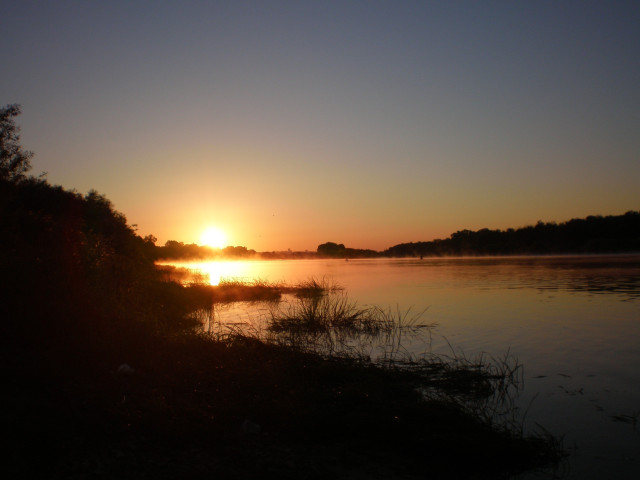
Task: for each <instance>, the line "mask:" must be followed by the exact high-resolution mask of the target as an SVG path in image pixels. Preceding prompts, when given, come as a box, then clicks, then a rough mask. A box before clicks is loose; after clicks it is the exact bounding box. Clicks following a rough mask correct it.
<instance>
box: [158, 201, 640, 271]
mask: <svg viewBox="0 0 640 480" xmlns="http://www.w3.org/2000/svg"><path fill="white" fill-rule="evenodd" d="M638 252H640V211H633V210H630V211H628V212H626V213H625V214H624V215H609V216H606V217H604V216H600V215H597V216H588V217H586V218H574V219H572V220H569V221H566V222H562V223H559V224H557V223H555V222H547V223H545V222H541V221H540V222H538V223H537V224H536V225H530V226H526V227H522V228H518V229H513V228H509V229H507V230H490V229H488V228H483V229H481V230H477V231H472V230H459V231H457V232H455V233H452V234H451V235H450V236H449V237H448V238H446V239H436V240H431V241H424V242H410V243H400V244H398V245H394V246H393V247H389V248H387V249H386V250H383V251H376V250H371V249H361V248H350V247H346V246H345V245H344V244H342V243H335V242H326V243H323V244H321V245H318V248H317V249H316V251H315V252H309V251H307V252H293V251H282V252H256V251H255V250H250V249H247V248H246V247H241V246H237V247H232V246H229V247H226V248H224V249H213V248H211V247H205V246H199V245H196V244H187V245H185V244H184V243H182V242H178V241H175V240H169V241H168V242H166V244H165V245H164V246H157V247H156V249H155V257H156V259H157V260H196V259H199V260H204V259H211V258H259V259H264V260H270V259H309V258H345V259H349V258H380V257H390V258H398V257H448V256H488V255H491V256H500V255H571V254H578V255H584V254H614V253H638Z"/></svg>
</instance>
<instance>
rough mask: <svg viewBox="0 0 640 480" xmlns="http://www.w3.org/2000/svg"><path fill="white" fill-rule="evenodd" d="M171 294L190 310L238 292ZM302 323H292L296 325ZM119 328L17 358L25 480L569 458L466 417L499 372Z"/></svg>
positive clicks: (447, 467)
mask: <svg viewBox="0 0 640 480" xmlns="http://www.w3.org/2000/svg"><path fill="white" fill-rule="evenodd" d="M314 284H315V287H314ZM174 285H175V284H174ZM166 287H170V289H169V290H168V291H172V292H173V295H174V296H173V297H172V298H173V300H172V301H174V302H176V299H180V300H181V301H182V302H183V303H184V304H185V305H188V306H189V308H186V307H185V306H184V305H182V307H181V308H177V309H176V311H183V312H187V311H189V310H193V309H195V308H197V306H198V305H200V304H201V302H204V301H209V300H210V295H212V294H214V295H218V294H219V292H220V291H222V290H224V289H225V286H224V285H223V286H220V287H207V286H202V285H200V286H198V285H196V286H191V287H187V288H185V287H180V286H177V285H176V286H169V285H166V286H165V288H166ZM227 287H229V288H230V289H232V290H233V291H234V294H233V296H232V297H233V300H239V299H244V300H250V299H264V291H265V289H266V290H267V291H271V292H272V293H273V291H274V289H275V290H276V291H280V292H281V291H286V292H287V293H296V292H297V293H298V294H299V295H300V298H303V299H304V298H307V299H314V298H315V299H316V300H318V299H322V298H327V296H325V295H323V293H322V292H324V291H325V290H326V288H327V285H326V284H323V283H322V282H309V283H308V284H307V285H306V288H305V287H304V286H297V287H298V288H297V289H296V288H291V287H285V286H283V285H278V286H273V285H265V284H262V283H260V284H244V285H241V284H238V283H236V284H233V285H227ZM310 287H314V288H310ZM216 292H217V293H216ZM217 298H227V297H224V296H222V297H217ZM229 298H231V297H228V298H227V301H231V300H229ZM316 300H312V304H313V302H315V301H316ZM168 301H169V300H166V302H168ZM177 303H179V302H177ZM316 304H318V303H316ZM356 310H357V309H356ZM320 312H325V313H326V309H325V310H322V309H321V310H320ZM345 312H346V317H349V315H351V314H352V313H353V310H352V309H349V308H348V309H346V310H345V311H344V312H343V313H345ZM307 313H308V311H307ZM369 313H370V312H369ZM365 314H367V313H366V312H365ZM288 315H289V316H288V317H287V318H286V322H285V324H283V323H280V324H279V328H283V325H289V326H291V324H295V317H296V314H295V312H288ZM317 319H320V320H322V318H321V316H320V317H318V318H317ZM280 320H282V319H280ZM307 320H308V319H307ZM351 320H354V321H356V323H357V324H358V325H361V322H360V320H361V319H360V318H358V316H353V315H351ZM333 321H336V318H333ZM184 325H186V323H185V324H184ZM184 325H183V326H184ZM342 326H343V327H344V325H342ZM298 327H299V325H298ZM314 328H315V327H314ZM323 328H324V327H323ZM121 333H122V334H121V336H120V337H118V338H117V339H110V340H109V341H108V345H104V344H103V345H101V344H100V342H98V343H94V342H87V341H86V340H87V338H86V337H85V338H83V339H82V340H81V341H80V342H77V341H76V342H71V343H68V344H66V345H62V344H61V343H59V342H56V343H51V342H50V343H48V344H47V346H46V348H44V349H42V348H40V347H42V346H40V347H39V348H37V349H33V350H32V351H30V352H29V353H30V355H31V356H30V358H29V359H28V361H25V362H22V363H16V362H14V361H11V359H9V365H7V363H5V370H6V372H5V379H6V382H7V387H8V389H7V391H10V392H11V394H10V395H9V396H6V400H7V403H6V405H7V408H5V411H4V413H3V416H4V417H5V418H3V424H4V425H5V426H6V431H7V433H8V435H9V438H12V440H13V441H12V446H11V448H10V449H9V450H8V457H9V461H8V462H7V467H8V471H10V472H11V473H12V475H13V476H14V477H15V478H33V477H38V478H89V477H91V478H131V479H137V478H154V479H161V478H200V477H202V478H204V477H207V478H210V477H211V476H212V475H215V476H218V477H222V478H241V479H242V478H254V477H256V476H257V475H261V476H264V475H268V476H271V475H273V476H278V477H279V478H310V479H311V478H448V479H451V478H507V477H508V476H509V475H511V474H515V473H518V472H521V471H525V470H528V469H531V468H540V467H543V466H545V465H552V464H553V463H554V462H556V461H557V460H558V459H559V458H560V457H561V451H560V449H559V448H558V445H557V444H556V443H554V441H553V439H550V438H543V437H525V436H523V435H522V432H521V431H518V430H517V428H516V429H513V428H507V427H506V426H500V425H498V424H492V423H491V421H487V418H483V416H482V414H481V412H479V411H477V412H473V411H472V410H471V409H468V408H464V405H463V403H464V402H463V401H459V400H460V399H473V398H476V399H482V398H487V397H488V396H491V395H492V394H493V393H494V390H492V388H494V387H492V385H494V384H492V383H491V381H492V380H497V381H498V383H499V381H501V379H504V377H505V375H506V373H505V372H502V373H500V372H498V373H497V372H496V370H492V366H491V364H484V365H482V364H471V363H467V364H464V363H461V362H456V361H450V362H447V361H443V359H439V360H438V361H435V360H434V359H432V361H431V362H424V363H423V364H422V365H419V364H417V363H414V364H413V365H410V367H411V368H407V365H404V366H403V365H400V363H394V362H389V363H388V364H387V365H386V366H384V365H379V364H376V363H374V362H373V361H371V360H370V359H367V358H365V357H362V356H348V355H339V356H335V355H330V354H329V355H328V354H322V353H321V352H312V351H309V350H306V349H305V348H302V347H301V345H297V346H296V345H291V344H289V345H283V344H277V342H268V341H264V340H260V339H257V338H251V337H249V336H246V335H243V334H241V333H238V332H236V334H233V335H224V336H218V337H215V338H214V337H212V336H211V335H206V334H195V333H193V332H192V331H191V330H189V329H188V328H186V329H179V330H175V331H173V332H169V331H167V330H166V329H165V331H164V333H162V334H158V333H151V332H150V331H149V330H148V329H146V328H143V329H139V330H137V331H135V332H133V331H128V332H121ZM101 341H106V340H105V339H104V338H103V339H101ZM114 341H115V342H116V343H117V344H118V345H117V348H115V347H114V345H113V344H112V342H114ZM14 353H15V354H17V355H19V353H18V352H14ZM5 354H6V355H9V356H10V355H11V352H10V351H6V352H5ZM23 355H24V352H22V355H21V358H24V356H23ZM438 362H440V363H438ZM123 364H126V365H127V366H128V367H121V365H123ZM7 367H8V368H7ZM129 368H130V369H131V370H129ZM436 391H437V392H440V394H438V395H435V394H434V395H431V396H429V395H425V392H436ZM456 399H457V400H456ZM481 403H482V402H480V403H479V404H481Z"/></svg>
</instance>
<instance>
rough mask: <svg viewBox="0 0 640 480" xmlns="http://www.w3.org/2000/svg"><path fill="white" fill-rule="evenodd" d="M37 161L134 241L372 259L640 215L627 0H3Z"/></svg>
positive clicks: (1, 20) (634, 70)
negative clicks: (329, 248) (100, 199)
mask: <svg viewBox="0 0 640 480" xmlns="http://www.w3.org/2000/svg"><path fill="white" fill-rule="evenodd" d="M0 31H2V39H1V40H0V46H1V48H0V72H1V73H0V106H4V105H7V104H10V103H19V104H21V105H22V111H23V113H22V115H21V116H20V117H18V119H17V122H18V124H19V125H20V126H21V128H22V132H21V134H22V136H21V139H22V144H23V146H24V148H26V149H28V150H31V151H33V152H34V153H35V156H34V158H33V160H32V165H33V169H32V173H33V174H36V175H37V174H40V173H41V172H46V173H47V179H48V180H49V182H51V183H52V184H56V185H62V186H63V187H65V188H68V189H76V190H77V191H78V192H81V193H86V192H88V191H89V190H91V189H95V190H97V191H98V192H100V193H102V194H104V195H106V196H107V197H108V198H109V199H110V200H111V201H112V202H113V204H114V206H115V208H116V209H117V210H118V211H120V212H122V213H123V214H125V216H126V217H127V220H128V221H129V223H130V224H135V225H137V229H138V230H137V231H138V233H139V234H140V235H142V236H146V235H149V234H152V235H154V236H156V237H157V238H158V242H157V244H159V245H163V244H164V243H165V242H166V241H167V240H178V241H183V242H185V243H192V242H194V243H200V236H201V233H202V232H203V231H204V230H205V229H206V228H208V227H210V226H215V227H217V228H219V229H221V230H223V231H224V232H225V233H226V235H227V243H228V244H229V245H243V246H246V247H248V248H251V249H255V250H257V251H273V250H276V251H279V250H286V249H292V250H300V251H303V250H315V249H316V247H317V246H318V245H319V244H321V243H324V242H327V241H332V242H336V243H344V244H345V245H346V246H348V247H352V248H371V249H375V250H383V249H385V248H388V247H391V246H393V245H396V244H399V243H405V242H415V241H428V240H433V239H435V238H446V237H448V236H449V235H450V234H451V233H453V232H455V231H457V230H462V229H470V230H477V229H480V228H491V229H506V228H510V227H513V228H518V227H522V226H526V225H531V224H535V223H536V222H537V221H539V220H542V221H545V222H551V221H556V222H562V221H566V220H569V219H571V218H581V217H585V216H588V215H619V214H623V213H625V212H626V211H628V210H640V2H637V1H612V0H607V1H589V0H582V1H571V0H566V1H544V0H536V1H533V0H532V1H375V0H372V1H346V0H343V1H331V0H324V1H314V2H311V1H266V0H265V1H242V0H236V1H184V0H183V1H162V0H156V1H134V2H131V1H117V0H110V1H108V2H103V1H90V0H87V1H64V0H59V1H55V2H49V1H30V0H22V1H20V2H16V1H8V0H0Z"/></svg>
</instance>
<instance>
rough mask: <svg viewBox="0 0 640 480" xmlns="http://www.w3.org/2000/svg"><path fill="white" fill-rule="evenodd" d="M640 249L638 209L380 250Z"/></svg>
mask: <svg viewBox="0 0 640 480" xmlns="http://www.w3.org/2000/svg"><path fill="white" fill-rule="evenodd" d="M639 251H640V212H638V211H633V210H631V211H628V212H627V213H625V214H624V215H615V216H612V215H610V216H606V217H603V216H589V217H587V218H584V219H577V218H576V219H572V220H569V221H567V222H563V223H560V224H556V223H553V222H551V223H544V222H538V223H537V224H536V225H535V226H527V227H523V228H519V229H515V230H514V229H513V228H509V229H507V230H504V231H503V230H489V229H487V228H483V229H481V230H478V231H471V230H460V231H457V232H455V233H453V234H451V236H450V237H449V238H447V239H444V240H433V241H431V242H416V243H402V244H399V245H395V246H393V247H391V248H389V249H387V250H385V251H384V252H383V254H384V255H385V256H390V257H417V256H445V255H455V256H461V255H523V254H536V255H538V254H563V253H564V254H567V253H576V254H578V253H580V254H584V253H631V252H639Z"/></svg>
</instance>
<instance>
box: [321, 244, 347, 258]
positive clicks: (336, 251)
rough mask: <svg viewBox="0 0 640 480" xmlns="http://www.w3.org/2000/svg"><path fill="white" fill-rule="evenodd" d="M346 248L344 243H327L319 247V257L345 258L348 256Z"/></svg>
mask: <svg viewBox="0 0 640 480" xmlns="http://www.w3.org/2000/svg"><path fill="white" fill-rule="evenodd" d="M345 250H346V248H345V246H344V244H342V243H334V242H327V243H323V244H322V245H318V248H317V252H318V255H322V256H323V257H344V256H346V251H345Z"/></svg>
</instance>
